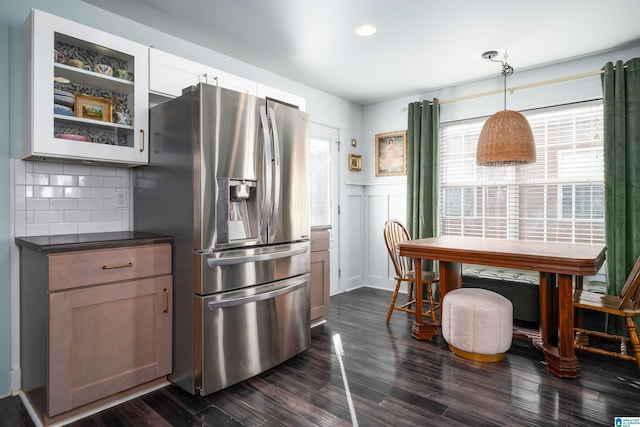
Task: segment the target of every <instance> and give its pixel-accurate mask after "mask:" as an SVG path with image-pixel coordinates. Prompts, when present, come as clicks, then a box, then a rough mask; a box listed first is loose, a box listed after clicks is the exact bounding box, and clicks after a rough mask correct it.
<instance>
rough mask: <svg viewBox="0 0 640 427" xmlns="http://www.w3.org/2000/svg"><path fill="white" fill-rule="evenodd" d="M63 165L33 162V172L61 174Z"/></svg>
mask: <svg viewBox="0 0 640 427" xmlns="http://www.w3.org/2000/svg"><path fill="white" fill-rule="evenodd" d="M63 168H64V166H63V164H62V163H55V162H33V171H34V172H40V173H63Z"/></svg>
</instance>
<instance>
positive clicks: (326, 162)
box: [311, 122, 341, 294]
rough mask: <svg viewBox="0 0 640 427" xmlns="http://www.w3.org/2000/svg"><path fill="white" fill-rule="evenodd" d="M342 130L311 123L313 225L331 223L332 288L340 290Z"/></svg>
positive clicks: (332, 292)
mask: <svg viewBox="0 0 640 427" xmlns="http://www.w3.org/2000/svg"><path fill="white" fill-rule="evenodd" d="M339 136H340V133H339V130H338V129H337V128H335V127H331V126H328V125H324V124H320V123H313V122H312V123H311V226H312V227H313V226H330V227H331V234H330V235H331V240H330V243H329V250H330V251H331V254H330V255H331V260H330V280H331V285H330V290H329V292H330V293H331V294H335V293H338V292H341V287H340V277H339V276H338V271H339V270H340V256H339V252H338V251H339V249H338V248H339V245H338V242H339V235H340V233H339V228H338V225H339V221H338V203H339V201H340V193H339V188H340V168H339V161H338V159H339V150H340V144H339Z"/></svg>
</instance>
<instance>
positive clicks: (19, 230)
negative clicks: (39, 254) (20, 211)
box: [13, 215, 27, 237]
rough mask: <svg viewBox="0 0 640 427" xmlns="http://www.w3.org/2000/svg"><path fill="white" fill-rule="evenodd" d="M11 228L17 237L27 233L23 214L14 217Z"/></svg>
mask: <svg viewBox="0 0 640 427" xmlns="http://www.w3.org/2000/svg"><path fill="white" fill-rule="evenodd" d="M18 217H19V218H18ZM13 230H14V233H15V235H16V236H18V237H21V236H26V235H27V223H26V221H25V220H24V215H19V216H16V217H15V221H14V222H13Z"/></svg>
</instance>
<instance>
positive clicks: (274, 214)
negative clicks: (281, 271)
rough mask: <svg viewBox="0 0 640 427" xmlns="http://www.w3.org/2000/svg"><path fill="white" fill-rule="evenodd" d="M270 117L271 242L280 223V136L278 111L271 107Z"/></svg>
mask: <svg viewBox="0 0 640 427" xmlns="http://www.w3.org/2000/svg"><path fill="white" fill-rule="evenodd" d="M269 117H270V119H271V131H272V132H273V134H272V135H273V139H272V141H271V142H272V144H273V198H272V203H273V206H272V209H271V217H270V220H269V241H270V242H271V241H273V240H274V239H275V237H276V228H277V226H276V224H277V223H278V210H279V207H280V140H279V138H278V123H277V122H276V113H275V111H273V108H271V107H269Z"/></svg>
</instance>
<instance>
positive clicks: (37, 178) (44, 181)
mask: <svg viewBox="0 0 640 427" xmlns="http://www.w3.org/2000/svg"><path fill="white" fill-rule="evenodd" d="M25 182H26V183H27V184H29V185H49V174H47V173H33V172H27V174H26V175H25Z"/></svg>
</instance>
